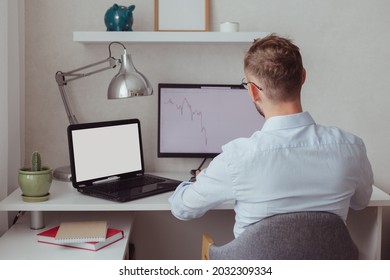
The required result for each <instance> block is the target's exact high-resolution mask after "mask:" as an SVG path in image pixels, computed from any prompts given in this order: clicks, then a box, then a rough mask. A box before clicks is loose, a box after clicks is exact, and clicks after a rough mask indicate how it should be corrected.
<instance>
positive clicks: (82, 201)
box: [0, 173, 390, 259]
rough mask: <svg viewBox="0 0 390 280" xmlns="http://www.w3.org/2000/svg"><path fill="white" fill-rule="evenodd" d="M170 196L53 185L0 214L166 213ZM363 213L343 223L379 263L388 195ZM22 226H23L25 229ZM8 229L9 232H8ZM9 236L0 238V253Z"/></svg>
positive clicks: (364, 253) (11, 199) (10, 202)
mask: <svg viewBox="0 0 390 280" xmlns="http://www.w3.org/2000/svg"><path fill="white" fill-rule="evenodd" d="M154 174H155V175H159V176H165V177H169V178H175V179H178V180H186V179H188V175H187V174H183V173H154ZM170 195H171V193H164V194H159V195H156V196H153V197H148V198H142V199H138V200H134V201H129V202H125V203H118V202H111V201H106V200H103V199H99V198H94V197H89V196H85V195H82V194H80V193H79V192H77V190H75V189H74V188H73V187H72V185H71V183H64V182H60V181H53V184H52V186H51V189H50V198H49V200H48V201H45V202H39V203H31V202H24V201H22V198H21V191H20V189H17V190H15V191H14V192H13V193H11V194H10V195H9V196H8V197H6V198H5V199H4V200H3V201H1V202H0V211H20V210H22V211H45V212H46V211H48V212H50V211H54V212H58V211H167V210H170V206H169V204H168V197H169V196H170ZM233 206H234V202H233V201H232V202H228V203H224V204H222V205H220V206H219V207H217V208H216V209H229V210H231V209H233ZM368 206H369V207H367V208H366V209H364V210H361V211H352V210H351V211H350V213H349V215H348V219H347V224H348V227H349V229H350V231H351V235H352V237H353V239H354V241H355V242H356V243H357V245H358V247H359V250H360V258H361V259H380V257H381V241H382V208H383V207H385V206H390V195H388V194H387V193H385V192H383V191H382V190H380V189H379V188H377V187H374V192H373V194H372V197H371V200H370V203H369V205H368ZM25 226H26V225H25ZM11 229H12V228H11ZM9 238H13V236H12V235H10V234H5V235H4V236H3V237H2V238H0V252H2V251H3V247H2V246H4V244H5V243H7V242H8V241H7V240H8V239H9Z"/></svg>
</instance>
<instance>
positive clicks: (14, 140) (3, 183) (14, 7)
mask: <svg viewBox="0 0 390 280" xmlns="http://www.w3.org/2000/svg"><path fill="white" fill-rule="evenodd" d="M0 19H1V23H0V61H1V64H0V131H1V133H0V134H1V135H0V199H2V198H4V197H5V196H6V195H7V194H8V193H9V192H11V191H12V190H14V189H15V188H17V170H18V168H19V167H20V165H21V161H22V152H23V149H24V136H23V134H24V132H23V131H24V128H23V126H24V109H22V108H23V106H24V97H23V95H24V73H23V72H24V61H23V58H24V53H23V52H24V24H23V23H24V0H18V1H11V0H1V1H0ZM22 146H23V147H22ZM10 214H11V215H13V213H10ZM7 220H8V219H7V213H5V212H0V236H1V235H2V234H3V233H4V232H5V230H6V229H7V227H8V222H7Z"/></svg>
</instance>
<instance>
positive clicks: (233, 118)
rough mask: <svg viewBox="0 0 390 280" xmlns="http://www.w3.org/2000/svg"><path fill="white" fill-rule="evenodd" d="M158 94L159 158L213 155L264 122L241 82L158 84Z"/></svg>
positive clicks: (258, 128) (249, 134)
mask: <svg viewBox="0 0 390 280" xmlns="http://www.w3.org/2000/svg"><path fill="white" fill-rule="evenodd" d="M158 95H159V97H158V156H159V157H199V158H201V157H203V158H207V157H215V156H216V155H218V154H219V153H221V151H222V146H223V145H224V144H226V143H228V142H229V141H231V140H233V139H236V138H239V137H250V136H251V135H252V134H253V133H254V132H255V131H257V130H260V129H261V127H262V125H263V123H264V118H263V117H262V116H261V115H260V114H259V113H258V112H257V110H256V108H255V106H254V104H253V102H252V100H251V98H250V97H249V94H248V91H247V90H246V89H244V88H243V87H242V86H241V85H206V84H205V85H202V84H196V85H195V84H159V86H158Z"/></svg>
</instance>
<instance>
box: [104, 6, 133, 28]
mask: <svg viewBox="0 0 390 280" xmlns="http://www.w3.org/2000/svg"><path fill="white" fill-rule="evenodd" d="M134 9H135V5H131V6H129V7H125V6H119V5H117V4H114V5H113V6H112V7H111V8H109V9H108V10H107V11H106V14H105V15H104V23H105V25H106V27H107V31H133V29H132V26H133V11H134Z"/></svg>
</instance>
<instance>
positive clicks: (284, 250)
mask: <svg viewBox="0 0 390 280" xmlns="http://www.w3.org/2000/svg"><path fill="white" fill-rule="evenodd" d="M358 257H359V251H358V248H357V247H356V245H355V243H354V242H353V240H352V238H351V236H350V234H349V231H348V228H347V227H346V225H345V223H344V221H343V220H342V219H341V218H340V217H339V216H337V215H335V214H332V213H328V212H296V213H287V214H279V215H275V216H271V217H268V218H266V219H263V220H261V221H259V222H258V223H256V224H253V225H252V226H249V227H248V228H247V229H246V230H245V231H244V232H243V233H242V234H241V235H240V236H239V237H238V238H236V239H234V240H232V241H231V242H229V243H227V244H225V245H223V246H216V245H214V242H213V241H212V239H211V238H210V236H208V235H207V234H205V235H204V236H203V241H202V259H219V260H225V259H226V260H228V259H254V260H318V259H323V260H330V259H335V260H342V259H358Z"/></svg>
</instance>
